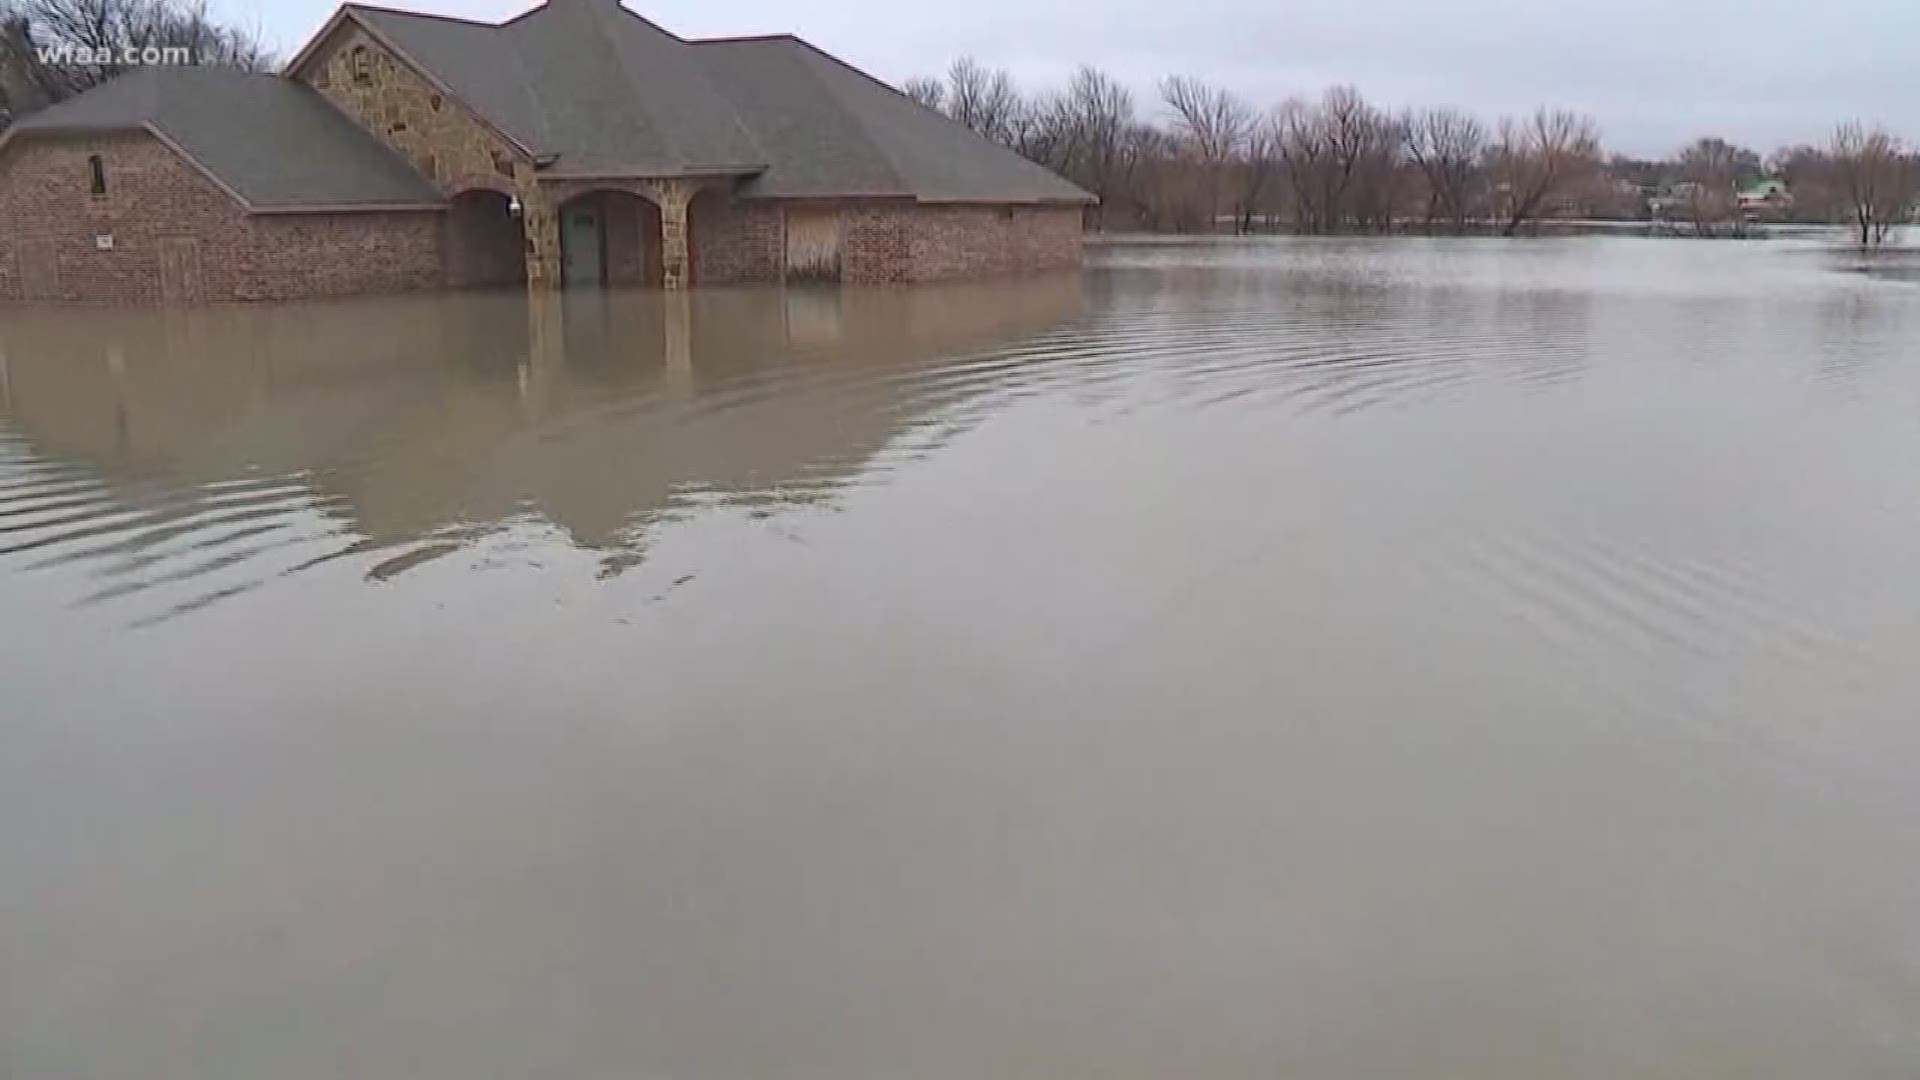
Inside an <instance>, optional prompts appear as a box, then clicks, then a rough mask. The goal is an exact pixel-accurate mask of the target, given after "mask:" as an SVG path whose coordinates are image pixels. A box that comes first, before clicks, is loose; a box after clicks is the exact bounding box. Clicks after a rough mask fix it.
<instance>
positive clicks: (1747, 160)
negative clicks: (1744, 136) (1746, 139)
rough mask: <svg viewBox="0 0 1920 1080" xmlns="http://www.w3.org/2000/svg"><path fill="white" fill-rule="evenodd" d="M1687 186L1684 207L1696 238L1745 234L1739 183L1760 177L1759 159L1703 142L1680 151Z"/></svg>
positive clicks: (1717, 141)
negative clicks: (1744, 179)
mask: <svg viewBox="0 0 1920 1080" xmlns="http://www.w3.org/2000/svg"><path fill="white" fill-rule="evenodd" d="M1675 165H1676V170H1677V171H1678V172H1679V174H1680V177H1681V180H1682V182H1683V183H1684V184H1686V185H1687V186H1686V188H1685V190H1684V192H1683V196H1682V200H1681V201H1682V206H1683V208H1684V210H1685V212H1686V215H1687V218H1688V219H1689V220H1690V221H1691V222H1692V223H1693V230H1694V234H1695V235H1697V236H1715V235H1718V234H1721V233H1733V234H1738V233H1741V232H1744V231H1745V228H1746V222H1745V220H1744V219H1743V217H1742V216H1741V213H1740V192H1739V188H1740V181H1741V179H1742V178H1743V177H1745V176H1748V175H1751V174H1753V173H1757V172H1758V171H1759V168H1760V155H1758V154H1756V153H1754V152H1753V151H1751V150H1744V149H1741V148H1740V147H1737V146H1734V145H1733V144H1732V143H1729V142H1728V141H1727V140H1725V139H1719V138H1702V139H1696V140H1694V141H1693V142H1692V143H1690V144H1688V146H1687V148H1686V149H1684V150H1682V151H1680V156H1679V158H1678V159H1677V160H1676V162H1675Z"/></svg>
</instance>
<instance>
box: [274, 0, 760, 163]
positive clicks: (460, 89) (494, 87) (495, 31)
mask: <svg viewBox="0 0 1920 1080" xmlns="http://www.w3.org/2000/svg"><path fill="white" fill-rule="evenodd" d="M343 11H344V12H345V13H346V14H348V15H350V16H351V17H352V18H354V19H355V20H356V21H358V22H360V23H361V24H362V25H363V26H365V27H367V28H368V29H369V30H370V31H371V32H372V33H374V34H375V35H376V36H378V37H380V38H382V39H383V40H386V41H389V42H391V43H392V44H393V46H394V47H395V48H396V49H398V50H399V51H400V52H402V53H403V54H404V58H405V59H407V60H408V61H409V62H411V63H413V64H415V65H417V66H419V67H421V68H422V69H423V73H424V74H426V75H428V76H430V77H431V78H433V79H434V80H435V81H437V82H439V83H441V84H442V85H444V86H446V87H447V88H448V89H449V90H450V91H451V92H452V93H453V94H454V95H455V96H457V97H459V98H460V99H461V100H462V101H464V102H466V103H467V105H468V106H469V107H471V108H472V109H474V110H475V111H476V112H477V113H479V114H480V115H481V116H482V117H483V118H484V119H486V120H487V121H488V122H489V123H491V124H493V125H495V126H497V127H498V128H500V130H501V131H502V132H503V133H504V134H506V135H508V136H509V137H510V138H512V139H513V140H514V141H515V142H518V143H520V144H521V145H522V146H524V147H526V148H527V149H528V150H529V151H530V152H532V153H533V154H534V155H535V156H536V157H540V158H548V159H552V162H553V168H554V170H555V171H556V172H558V173H569V174H594V173H605V174H652V175H669V174H673V173H687V172H714V173H727V172H734V173H750V172H755V171H758V170H759V169H761V168H764V167H765V165H766V164H767V162H766V160H765V156H764V155H763V154H762V152H761V151H760V149H759V147H757V146H756V145H755V144H754V141H753V139H752V137H751V136H750V135H749V133H748V131H747V128H746V126H745V125H744V124H742V123H741V121H740V118H739V116H738V115H737V114H736V113H735V111H734V109H733V106H732V104H731V102H729V101H728V99H727V98H726V97H725V96H724V95H722V94H720V93H719V92H718V91H717V90H716V89H715V88H714V87H713V86H711V85H709V83H708V76H707V72H706V71H705V69H704V68H703V67H702V66H701V65H700V63H699V62H698V60H697V58H696V57H695V56H693V54H692V52H691V50H689V49H688V47H687V43H686V42H684V41H682V40H681V39H679V38H677V37H675V36H674V35H672V34H669V33H667V32H666V31H664V30H662V29H660V28H659V27H657V26H655V25H653V24H652V23H650V22H647V21H646V20H645V19H642V18H640V17H639V16H637V15H635V14H633V13H632V12H630V11H627V10H626V9H624V8H622V7H621V6H620V5H619V4H618V3H617V2H615V0H553V2H550V3H547V4H545V5H543V6H541V7H538V8H535V9H533V10H532V11H530V12H528V13H526V14H525V15H522V16H520V17H519V18H516V19H513V20H511V21H509V22H506V23H502V24H499V25H492V24H487V23H476V22H467V21H465V20H460V19H449V18H443V17H440V16H433V15H420V14H415V13H412V12H406V11H398V10H394V9H390V8H378V7H370V6H365V5H359V4H352V5H348V6H347V7H346V8H345V9H343ZM308 57H309V52H306V51H303V53H302V55H301V57H300V59H298V60H296V62H295V67H294V70H298V67H299V66H300V65H302V64H304V63H305V62H306V60H307V59H308Z"/></svg>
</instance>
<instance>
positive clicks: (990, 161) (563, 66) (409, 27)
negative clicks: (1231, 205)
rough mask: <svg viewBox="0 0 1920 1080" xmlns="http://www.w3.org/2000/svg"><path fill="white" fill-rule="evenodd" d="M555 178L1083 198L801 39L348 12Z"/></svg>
mask: <svg viewBox="0 0 1920 1080" xmlns="http://www.w3.org/2000/svg"><path fill="white" fill-rule="evenodd" d="M345 10H346V11H348V12H349V13H351V14H352V15H353V16H354V17H355V18H357V19H359V20H361V21H362V22H364V23H365V24H366V25H367V26H368V27H369V28H371V29H372V30H373V31H374V32H375V33H377V34H379V35H381V36H383V37H385V38H387V39H388V40H389V41H391V42H392V43H393V44H394V45H395V46H397V47H398V48H399V49H400V50H401V51H403V52H405V53H406V54H407V55H408V56H409V57H410V58H411V59H412V60H414V61H415V62H416V63H418V64H420V65H421V66H423V67H425V68H426V69H427V70H428V72H429V73H431V74H432V75H433V76H434V77H435V78H437V79H439V80H440V81H441V82H443V83H444V84H445V85H446V86H447V88H448V89H450V90H451V91H452V92H453V93H454V94H456V95H458V96H459V97H460V98H461V99H462V100H463V101H465V102H466V103H467V104H468V105H469V106H471V107H472V108H474V109H475V110H476V111H478V112H479V113H480V114H481V116H483V117H484V118H485V119H486V120H487V121H488V122H490V123H492V124H493V125H494V126H496V127H498V128H499V129H500V130H501V131H503V132H505V133H506V134H507V135H509V136H511V137H512V138H513V139H515V140H517V141H518V142H520V143H521V144H522V145H523V146H525V147H526V148H527V149H529V150H531V151H532V152H533V153H535V154H536V155H538V156H541V157H543V158H545V157H549V156H551V158H552V159H553V160H552V165H551V168H552V170H553V171H554V172H556V173H562V174H568V173H571V174H588V175H594V174H626V175H670V174H674V173H737V174H740V175H744V176H752V177H754V179H752V180H751V181H750V182H749V183H747V184H746V185H745V186H744V188H743V189H742V194H744V195H748V196H764V197H781V196H833V195H839V196H846V195H872V196H894V197H913V198H919V199H922V200H925V201H977V202H1041V201H1067V202H1088V201H1091V199H1092V196H1090V195H1088V194H1087V193H1086V192H1084V191H1082V190H1080V189H1079V188H1077V187H1075V186H1073V185H1072V184H1069V183H1067V182H1066V181H1065V180H1062V179H1060V178H1059V177H1058V176H1055V175H1054V174H1053V173H1051V172H1049V171H1047V170H1046V169H1044V168H1041V167H1040V166H1038V165H1035V164H1033V163H1032V162H1029V161H1027V160H1026V159H1025V158H1022V157H1020V156H1019V155H1018V154H1015V153H1014V152H1012V151H1011V150H1008V149H1006V148H1004V147H1001V146H998V145H996V144H994V143H992V142H989V141H988V140H986V139H983V138H981V137H980V136H978V135H975V134H974V133H973V132H971V131H968V130H967V129H966V128H964V127H962V126H960V125H958V124H955V123H953V122H952V121H950V120H948V119H947V118H945V117H943V116H941V115H940V114H938V113H936V112H933V111H932V110H930V109H926V108H924V107H922V106H920V105H919V104H917V103H915V102H913V101H912V100H910V99H908V98H907V97H905V96H904V95H902V94H900V93H899V92H897V91H895V90H894V89H893V88H892V87H889V86H887V85H885V84H883V83H881V82H879V81H877V80H875V79H873V78H871V77H869V76H867V75H865V74H863V73H862V72H860V71H858V70H857V69H855V68H853V67H851V66H849V65H847V64H845V63H843V62H841V61H839V60H837V59H835V58H833V57H832V56H829V55H828V54H826V53H824V52H822V51H820V50H819V49H816V48H814V47H813V46H811V45H809V44H807V43H806V42H804V41H801V40H799V39H798V38H794V37H789V36H777V37H767V38H739V39H720V40H710V41H687V40H684V39H682V38H679V37H676V36H675V35H673V34H670V33H668V32H667V31H665V30H662V29H660V28H659V27H657V26H655V25H653V24H652V23H650V22H648V21H646V20H645V19H643V18H641V17H639V16H638V15H636V14H634V13H633V12H631V11H629V10H627V9H625V8H623V7H621V6H620V4H619V3H618V0H549V2H548V3H546V4H545V5H544V6H542V7H538V8H535V9H534V10H532V11H530V12H528V13H526V14H524V15H522V16H520V17H518V18H516V19H513V20H511V21H509V22H506V23H502V24H499V25H490V24H486V23H475V22H468V21H465V20H460V19H451V18H445V17H441V16H433V15H418V14H413V13H410V12H402V11H394V10H391V9H386V8H376V7H368V6H364V5H360V4H349V5H347V6H346V8H345Z"/></svg>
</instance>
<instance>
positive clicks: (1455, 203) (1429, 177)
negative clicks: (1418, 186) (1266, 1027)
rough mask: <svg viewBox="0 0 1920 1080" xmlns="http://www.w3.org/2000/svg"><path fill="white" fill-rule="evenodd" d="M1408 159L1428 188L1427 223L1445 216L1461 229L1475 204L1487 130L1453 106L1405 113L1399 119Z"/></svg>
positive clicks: (1485, 146) (1430, 223)
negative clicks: (1403, 116) (1404, 115)
mask: <svg viewBox="0 0 1920 1080" xmlns="http://www.w3.org/2000/svg"><path fill="white" fill-rule="evenodd" d="M1401 126H1402V130H1403V131H1404V132H1405V136H1406V144H1407V158H1408V160H1410V161H1412V162H1413V164H1414V166H1415V167H1416V168H1418V169H1419V171H1420V176H1421V178H1422V179H1423V180H1424V181H1425V183H1426V189H1427V209H1426V215H1427V225H1428V226H1429V227H1431V226H1432V225H1433V224H1434V222H1436V221H1438V220H1440V219H1441V218H1445V219H1446V220H1448V221H1450V222H1452V223H1453V227H1454V229H1455V230H1456V231H1461V232H1464V231H1465V230H1466V227H1467V222H1468V221H1469V220H1470V219H1471V217H1472V214H1473V207H1474V205H1475V203H1477V202H1478V199H1479V192H1478V191H1477V188H1478V187H1479V186H1480V184H1481V182H1482V178H1483V170H1482V168H1481V164H1482V161H1483V160H1484V158H1485V157H1486V152H1487V129H1486V127H1485V126H1484V125H1482V124H1481V123H1480V121H1479V120H1477V119H1475V118H1473V117H1472V116H1469V115H1467V114H1466V113H1464V112H1461V111H1460V110H1458V109H1450V108H1437V109H1423V110H1421V111H1419V112H1409V113H1408V114H1407V115H1406V117H1405V118H1404V119H1403V120H1402V121H1401Z"/></svg>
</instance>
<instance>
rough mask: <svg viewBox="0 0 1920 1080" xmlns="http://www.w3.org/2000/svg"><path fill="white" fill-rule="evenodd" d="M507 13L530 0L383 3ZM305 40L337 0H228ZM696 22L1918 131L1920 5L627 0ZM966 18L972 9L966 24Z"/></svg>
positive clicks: (1040, 72) (1237, 76)
mask: <svg viewBox="0 0 1920 1080" xmlns="http://www.w3.org/2000/svg"><path fill="white" fill-rule="evenodd" d="M383 2H386V3H388V4H389V5H390V6H396V7H404V8H409V9H411V10H417V11H429V12H434V13H436V14H443V15H457V16H461V17H466V18H482V19H487V20H489V21H498V20H500V19H504V18H507V17H510V16H512V15H514V14H517V13H519V12H520V11H522V10H525V9H526V8H528V7H531V6H533V5H532V3H531V2H530V0H383ZM214 6H215V8H216V9H217V10H219V11H221V12H222V13H224V14H225V15H227V16H228V17H229V18H232V19H234V20H236V21H239V22H241V23H244V24H248V25H254V24H258V26H259V27H260V29H261V30H262V31H263V32H264V33H265V35H266V37H267V38H268V40H269V41H271V42H274V43H276V44H278V45H279V46H280V48H281V50H282V51H283V53H286V54H289V55H290V54H291V53H292V52H293V51H294V50H295V49H297V48H298V47H299V46H300V45H301V44H302V43H303V42H304V41H305V40H306V38H307V37H308V35H310V34H311V33H312V32H313V31H314V30H315V29H317V28H318V27H319V26H320V24H321V23H323V22H325V20H326V18H327V16H328V15H329V14H331V13H332V11H333V8H334V6H335V5H334V3H333V2H332V0H214ZM627 6H628V7H630V8H632V9H633V10H635V11H637V12H638V13H639V14H641V15H644V16H646V17H647V18H649V19H652V20H653V21H654V22H657V23H659V24H660V25H662V26H664V27H666V28H667V29H669V30H672V31H674V32H675V33H678V34H682V35H685V36H689V37H700V36H715V35H727V34H749V33H767V32H773V31H790V32H793V33H797V34H799V35H800V36H802V37H805V38H807V39H808V40H810V41H812V42H813V43H814V44H816V45H819V46H820V47H822V48H824V49H826V50H828V51H829V52H832V53H835V54H836V55H838V56H840V57H841V58H843V59H845V60H848V61H851V62H852V63H854V64H857V65H859V66H861V67H863V68H865V69H867V70H868V71H870V72H872V73H873V74H875V75H878V76H880V77H881V78H884V79H888V80H890V81H893V82H896V83H897V82H898V81H900V80H901V79H903V78H906V77H907V76H909V75H915V74H923V73H938V72H939V71H941V70H943V69H944V68H945V67H946V64H947V62H948V61H949V60H950V59H951V58H952V57H954V56H955V55H958V54H960V53H968V52H970V53H972V54H974V55H975V56H977V57H979V58H980V59H981V60H983V61H986V62H988V63H991V64H996V65H999V66H1002V67H1006V68H1008V69H1009V70H1011V71H1012V72H1013V74H1014V76H1015V77H1016V78H1017V79H1018V80H1019V81H1020V83H1021V85H1022V88H1023V89H1036V88H1039V87H1042V86H1046V85H1050V84H1054V83H1058V82H1061V81H1063V80H1064V79H1065V77H1066V75H1067V74H1068V73H1069V72H1071V71H1072V69H1073V67H1074V66H1075V65H1076V64H1078V63H1081V62H1083V61H1085V62H1089V63H1093V64H1095V65H1097V66H1099V67H1102V68H1105V69H1106V70H1108V71H1109V72H1111V73H1113V74H1114V75H1116V76H1118V77H1120V78H1121V79H1122V80H1123V81H1125V82H1126V83H1128V84H1129V85H1131V86H1133V87H1134V88H1135V92H1136V94H1137V95H1138V96H1139V97H1140V103H1141V106H1142V111H1143V112H1149V113H1152V114H1155V115H1157V114H1158V113H1159V111H1160V110H1159V106H1158V104H1157V102H1156V101H1155V100H1154V99H1152V97H1151V90H1152V87H1153V85H1154V83H1155V82H1156V80H1158V78H1159V77H1160V76H1162V75H1165V74H1172V73H1179V74H1190V75H1198V76H1201V77H1203V78H1205V79H1208V80H1210V81H1212V82H1216V83H1219V84H1222V85H1225V86H1230V87H1232V88H1233V89H1235V90H1238V91H1239V92H1241V93H1242V94H1244V95H1246V96H1247V97H1249V98H1250V99H1252V100H1254V101H1255V102H1256V103H1259V104H1267V103H1272V102H1276V101H1279V100H1281V99H1283V98H1285V97H1287V96H1288V95H1291V94H1303V93H1304V94H1311V93H1317V92H1318V91H1319V90H1320V89H1322V88H1324V87H1325V86H1327V85H1329V84H1331V83H1335V82H1351V83H1354V84H1355V85H1357V86H1359V87H1360V89H1361V90H1362V91H1364V92H1365V93H1366V94H1367V96H1368V97H1369V98H1371V99H1373V100H1374V101H1376V102H1378V103H1381V104H1385V105H1391V106H1399V105H1404V104H1454V105H1460V106H1464V107H1467V108H1471V109H1473V110H1475V111H1476V112H1479V113H1482V114H1484V115H1486V116H1488V117H1492V116H1496V115H1498V114H1501V113H1505V112H1520V111H1525V110H1528V109H1531V108H1532V107H1533V106H1534V105H1537V104H1542V103H1550V104H1556V105H1569V106H1575V107H1578V108H1581V109H1584V110H1586V111H1588V112H1590V113H1592V114H1593V115H1594V116H1595V117H1597V118H1598V119H1599V121H1600V125H1601V128H1602V130H1603V133H1604V136H1605V140H1606V143H1607V146H1608V148H1609V149H1612V150H1620V151H1624V152H1628V153H1634V154H1639V155H1647V156H1654V155H1660V154H1664V153H1667V152H1668V151H1670V150H1672V149H1674V148H1675V147H1677V146H1679V145H1680V144H1681V143H1683V142H1685V141H1686V140H1688V139H1689V138H1691V137H1693V136H1696V135H1702V134H1719V135H1723V136H1725V137H1727V138H1730V139H1733V140H1734V141H1736V142H1742V143H1746V144H1748V145H1751V146H1753V147H1754V148H1755V149H1758V150H1759V151H1760V152H1761V153H1762V154H1765V153H1767V152H1768V151H1770V150H1772V149H1774V148H1775V147H1776V146H1779V145H1781V144H1783V143H1786V142H1789V141H1820V140H1823V139H1824V138H1825V135H1826V133H1827V132H1828V131H1829V130H1830V129H1831V128H1832V126H1833V124H1834V123H1835V122H1836V121H1838V120H1841V119H1846V118H1850V117H1859V118H1864V119H1867V120H1877V121H1884V122H1885V123H1886V124H1887V125H1888V126H1890V127H1892V128H1893V129H1894V130H1896V131H1899V132H1901V133H1903V134H1906V135H1909V136H1910V137H1916V136H1920V65H1917V64H1916V61H1917V60H1920V2H1916V0H1824V2H1820V3H1807V2H1806V0H1791V2H1789V0H1742V2H1739V3H1736V2H1734V0H1709V2H1708V3H1706V4H1691V3H1685V2H1676V0H1558V2H1556V0H1526V2H1522V0H1371V2H1368V3H1364V4H1356V3H1350V2H1338V0H1336V2H1331V3H1326V2H1314V0H1173V2H1169V0H1098V2H1091V0H1078V2H1073V3H1069V2H1066V0H968V2H966V3H942V4H937V5H934V4H926V5H912V4H901V3H900V2H899V0H815V2H813V3H809V4H804V5H801V4H794V3H792V2H790V0H728V2H715V0H631V2H629V3H628V5H627ZM956 19H957V21H956Z"/></svg>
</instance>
